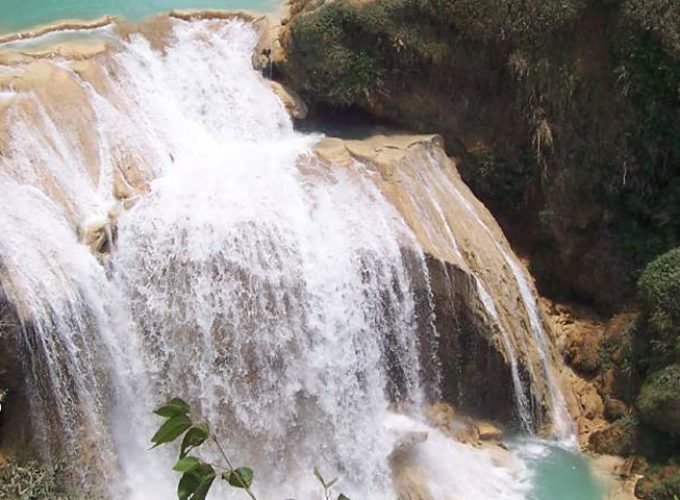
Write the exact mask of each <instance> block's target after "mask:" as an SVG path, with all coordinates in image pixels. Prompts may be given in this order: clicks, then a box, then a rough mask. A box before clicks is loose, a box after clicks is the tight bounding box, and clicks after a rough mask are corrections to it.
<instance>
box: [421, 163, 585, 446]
mask: <svg viewBox="0 0 680 500" xmlns="http://www.w3.org/2000/svg"><path fill="white" fill-rule="evenodd" d="M433 162H434V160H433ZM434 172H437V170H436V169H435V170H434ZM437 180H438V182H439V183H440V184H443V185H446V186H447V193H449V194H452V195H453V196H455V198H456V200H457V202H458V203H460V205H461V206H462V207H463V208H464V209H465V211H466V212H467V213H468V214H469V215H470V217H472V218H473V219H474V220H475V221H476V223H477V224H479V225H480V226H481V227H483V228H484V230H485V231H486V232H487V233H488V234H489V236H490V237H491V240H492V241H493V243H494V245H495V246H496V248H497V249H498V251H499V252H500V253H501V255H502V256H503V260H504V261H505V262H506V264H507V265H508V267H509V268H510V270H511V272H512V275H513V277H514V278H515V281H516V283H517V286H518V289H519V292H520V297H521V299H522V303H523V305H524V309H525V311H526V313H527V316H528V318H529V324H530V328H531V334H532V336H533V339H534V342H535V345H536V347H537V352H538V354H539V358H540V362H541V368H542V372H543V373H542V375H543V377H544V378H545V380H546V382H547V386H548V391H549V397H550V403H551V404H550V408H551V410H552V423H553V433H554V435H555V437H556V438H557V439H559V440H560V441H564V442H569V443H572V444H573V443H575V430H574V425H573V422H572V420H571V416H570V415H569V411H568V410H567V404H566V401H565V399H564V395H563V394H562V392H561V391H560V389H559V387H558V385H557V381H556V380H555V375H554V374H553V371H552V362H551V360H550V357H551V355H550V348H549V347H548V340H547V338H546V333H545V329H544V327H543V321H542V320H541V316H540V312H539V308H538V303H537V301H536V292H535V290H533V289H532V287H531V285H530V284H529V280H528V278H527V276H526V273H525V271H524V270H522V268H521V266H520V264H519V263H518V262H517V261H516V260H515V259H516V257H512V256H510V255H509V253H508V251H507V250H506V249H505V248H503V246H502V245H500V244H499V243H498V241H496V239H495V238H494V237H493V233H492V232H491V230H490V229H489V227H488V226H487V225H486V223H485V222H484V221H483V220H482V219H481V218H480V216H479V215H478V214H477V212H476V210H475V208H474V207H473V206H472V205H471V204H470V203H469V202H468V200H466V199H465V197H464V196H463V195H462V194H461V193H460V192H459V191H458V189H457V188H456V186H454V185H453V184H452V183H451V182H449V180H448V179H447V178H446V177H445V176H444V175H441V173H438V175H437ZM482 289H483V287H482ZM484 295H486V296H487V297H488V293H487V294H484V293H483V292H482V297H484ZM484 303H485V306H486V308H487V310H488V311H489V312H490V314H491V317H492V318H494V319H496V320H497V319H498V314H497V313H496V312H495V307H493V302H492V301H489V300H488V299H487V300H486V301H484ZM499 326H500V328H501V329H502V325H500V323H499ZM503 338H504V344H505V345H506V349H508V346H509V345H510V342H508V340H507V334H504V335H503ZM508 352H509V354H511V357H512V358H513V359H514V355H513V352H512V350H509V351H508ZM512 368H513V381H514V386H515V392H516V396H515V397H516V399H517V401H518V406H519V408H520V415H522V410H523V409H524V410H525V411H526V408H527V402H526V397H525V396H524V395H523V391H522V389H521V383H520V382H519V376H518V373H517V368H516V366H513V367H512ZM533 375H534V376H535V374H533ZM521 418H522V420H523V421H525V422H526V421H527V419H528V418H529V417H528V416H527V413H524V414H523V415H522V417H521Z"/></svg>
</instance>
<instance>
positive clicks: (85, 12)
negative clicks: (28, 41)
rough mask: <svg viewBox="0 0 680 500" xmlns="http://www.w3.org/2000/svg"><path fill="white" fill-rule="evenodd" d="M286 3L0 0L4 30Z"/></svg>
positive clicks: (262, 7)
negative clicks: (110, 17)
mask: <svg viewBox="0 0 680 500" xmlns="http://www.w3.org/2000/svg"><path fill="white" fill-rule="evenodd" d="M282 4H283V1H282V0H0V34H3V33H11V32H15V31H23V30H27V29H30V28H33V27H35V26H39V25H43V24H49V23H52V22H55V21H59V20H63V19H83V20H92V19H96V18H98V17H101V16H104V15H106V14H114V15H120V16H123V17H125V18H127V19H132V20H138V19H142V18H144V17H146V16H149V15H151V14H155V13H158V12H164V11H169V10H172V9H227V10H239V9H240V10H244V9H247V10H252V11H257V12H264V13H271V12H275V11H277V10H278V9H279V8H280V7H281V5H282Z"/></svg>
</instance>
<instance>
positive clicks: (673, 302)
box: [638, 247, 680, 340]
mask: <svg viewBox="0 0 680 500" xmlns="http://www.w3.org/2000/svg"><path fill="white" fill-rule="evenodd" d="M638 288H639V292H640V298H641V299H642V302H643V305H644V308H645V310H646V312H647V314H648V316H649V321H650V324H651V326H652V327H653V328H654V329H655V330H656V331H657V332H658V333H659V334H661V335H663V336H664V337H668V336H669V335H670V336H671V340H675V338H676V337H677V335H678V331H679V330H680V247H679V248H675V249H673V250H671V251H669V252H666V253H665V254H663V255H661V256H660V257H658V258H657V259H655V260H654V261H652V262H651V263H650V264H649V265H648V266H647V267H646V268H645V270H644V272H643V273H642V275H641V276H640V280H639V281H638Z"/></svg>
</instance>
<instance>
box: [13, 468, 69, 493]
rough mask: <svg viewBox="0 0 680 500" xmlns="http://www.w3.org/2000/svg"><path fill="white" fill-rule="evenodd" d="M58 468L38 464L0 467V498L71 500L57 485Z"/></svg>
mask: <svg viewBox="0 0 680 500" xmlns="http://www.w3.org/2000/svg"><path fill="white" fill-rule="evenodd" d="M58 472H59V471H58V469H57V468H49V467H47V468H45V467H41V466H40V465H39V464H37V463H36V462H29V463H27V464H25V465H17V464H15V463H11V462H10V463H7V464H4V465H2V466H0V498H8V499H9V498H11V499H12V500H46V499H50V500H69V497H68V496H67V495H66V494H64V493H63V492H62V491H61V490H60V489H59V487H58V485H57V475H58Z"/></svg>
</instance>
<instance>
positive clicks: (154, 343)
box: [0, 20, 568, 500]
mask: <svg viewBox="0 0 680 500" xmlns="http://www.w3.org/2000/svg"><path fill="white" fill-rule="evenodd" d="M108 36H111V37H113V35H108ZM157 36H158V38H153V35H149V34H146V35H145V36H142V35H141V34H138V33H132V34H129V35H126V36H121V37H120V38H116V39H115V43H113V42H110V41H109V42H108V43H113V46H112V47H109V48H108V49H107V50H104V51H102V52H100V53H96V54H94V55H93V56H92V58H93V59H92V60H90V61H86V62H83V61H78V62H76V63H73V64H71V63H69V62H67V61H64V60H61V59H59V58H56V59H54V60H52V61H49V62H46V61H42V62H39V63H36V64H33V65H32V64H26V65H25V66H19V67H16V68H14V67H12V68H8V69H7V72H18V73H19V74H20V75H22V78H25V80H26V81H29V82H30V84H31V85H33V86H34V87H30V86H28V88H26V87H22V86H21V85H17V86H15V87H13V88H12V89H8V90H3V91H2V93H0V130H3V131H4V130H5V129H7V130H9V133H8V134H7V135H6V136H4V137H3V136H0V192H2V193H3V195H2V198H1V199H0V233H1V234H2V235H3V237H2V238H0V285H1V286H2V289H3V291H4V293H5V294H6V295H7V297H8V298H9V300H10V301H11V302H12V303H13V305H14V306H15V307H16V309H17V311H18V313H19V315H20V317H21V318H22V321H23V329H22V331H23V339H22V342H23V344H24V349H25V350H26V352H28V353H29V356H28V360H27V361H28V363H27V364H28V366H29V370H30V373H29V388H30V391H31V402H32V404H33V408H32V412H33V417H34V420H35V428H36V429H38V430H40V433H39V435H38V439H40V440H41V441H42V448H43V450H44V451H45V453H46V454H47V455H49V454H50V453H54V455H55V456H56V455H58V454H59V453H60V452H65V453H66V454H67V455H68V456H69V457H70V458H71V459H73V460H76V461H77V462H78V463H83V464H87V467H82V470H81V471H80V472H81V474H80V477H79V478H76V480H78V479H80V481H81V482H83V483H85V482H88V481H89V483H90V486H93V485H92V484H91V483H92V481H93V480H92V478H98V480H97V481H95V482H96V483H97V484H96V485H94V486H96V488H97V489H98V490H99V493H102V494H103V495H105V496H109V497H112V498H132V499H140V500H141V499H149V498H172V497H173V496H174V489H175V487H176V481H177V477H176V475H175V474H174V473H173V472H172V471H171V467H172V464H173V458H174V453H173V452H172V450H170V449H157V450H153V451H148V449H147V448H148V445H149V439H150V436H151V435H152V434H153V431H154V427H155V426H156V424H157V423H158V422H157V421H156V420H155V417H153V416H152V415H151V411H152V410H153V408H154V407H155V406H157V405H158V404H159V403H160V402H162V401H163V400H165V399H166V398H168V397H171V396H180V397H183V398H185V399H187V400H188V401H190V402H191V403H192V405H193V406H194V407H195V408H196V409H197V411H198V412H200V414H201V415H202V416H203V417H204V418H205V419H206V420H207V421H208V422H209V423H210V426H211V429H212V430H213V432H214V433H215V434H216V435H217V437H218V439H220V441H222V442H223V444H224V447H225V448H226V449H227V451H228V453H229V454H230V455H231V456H232V457H235V460H237V461H238V462H239V463H243V464H248V465H250V466H252V467H253V468H254V469H255V471H256V477H255V490H256V492H257V493H258V498H262V499H280V498H289V497H295V498H298V499H307V498H316V496H318V492H319V485H318V483H316V481H315V480H314V478H313V476H312V474H311V470H312V468H313V467H314V466H315V465H317V466H318V467H319V468H320V469H321V470H322V471H325V472H327V474H328V475H333V476H335V475H337V476H340V477H341V478H342V481H341V483H340V489H341V490H342V491H344V492H345V493H346V494H347V495H349V496H350V497H351V498H355V499H361V498H365V499H371V500H382V499H385V500H387V499H393V498H395V496H396V493H395V485H394V484H393V477H392V476H393V471H392V470H391V464H390V456H391V454H392V452H393V451H394V448H395V445H396V444H397V443H398V442H399V439H400V438H401V437H403V435H404V433H409V432H426V433H428V440H427V441H426V442H425V443H423V445H422V446H420V447H419V448H418V450H417V452H416V453H415V454H414V457H415V458H414V460H416V462H417V463H418V466H419V467H420V468H422V469H423V470H425V472H424V473H423V477H424V478H425V480H426V482H427V484H428V489H429V491H430V493H431V494H432V495H433V497H434V498H438V499H439V498H441V499H443V500H446V499H451V500H453V499H463V498H464V499H466V500H470V499H471V500H475V499H479V500H483V499H488V498H499V499H508V500H513V499H519V498H524V496H525V495H526V493H527V483H526V481H527V476H526V470H525V467H524V466H523V464H522V462H521V460H516V461H514V462H513V463H511V464H508V463H505V464H503V465H499V464H498V463H497V461H496V460H495V459H494V457H493V456H492V454H491V453H490V452H488V451H487V450H483V449H473V448H470V447H468V446H466V445H463V444H461V443H458V442H455V441H453V440H451V439H449V438H447V437H446V436H444V434H442V433H441V432H440V431H439V430H437V429H433V428H432V427H430V426H429V425H428V424H426V423H425V418H424V417H423V414H422V409H423V408H424V407H426V406H427V405H428V404H430V403H432V402H436V401H437V400H438V398H439V392H438V386H439V378H437V377H438V376H439V373H438V363H439V360H438V359H436V347H437V342H438V339H439V336H440V335H442V334H443V333H442V332H438V331H437V329H436V328H435V324H434V320H433V318H434V317H435V315H436V311H435V307H434V305H433V299H432V297H433V292H432V290H431V289H430V288H429V287H430V281H431V278H430V273H431V269H430V268H428V264H427V253H428V251H429V250H430V249H429V248H426V245H424V244H423V241H422V238H421V237H420V231H419V230H417V228H415V226H414V224H413V223H412V221H410V220H407V219H408V218H407V217H405V216H404V214H403V213H401V212H400V211H399V209H398V208H397V207H396V206H395V204H394V203H393V202H392V200H390V198H389V196H386V194H385V192H384V191H383V190H382V189H381V186H380V184H379V183H378V182H375V179H374V176H373V172H371V169H370V167H369V166H366V165H362V164H360V162H355V163H354V164H353V165H352V168H346V167H345V166H341V165H335V164H326V163H324V162H322V161H320V160H319V158H318V157H317V156H316V155H315V154H314V152H313V148H314V145H315V143H316V142H317V141H318V140H319V137H318V136H313V135H303V134H300V133H297V132H295V131H294V130H293V127H292V123H291V121H290V119H289V118H288V116H287V114H286V112H285V110H284V108H283V106H282V104H281V103H280V102H279V100H278V99H277V98H276V97H275V95H274V94H273V92H272V91H271V90H270V88H269V87H268V85H267V83H266V82H265V81H264V80H263V79H262V78H261V76H260V75H259V74H258V73H257V72H255V71H254V70H253V69H252V65H251V54H252V51H253V48H254V46H255V44H256V42H257V33H256V32H255V31H254V30H253V29H252V27H251V26H250V25H248V24H246V23H243V22H240V21H224V20H219V21H211V20H204V21H200V22H198V21H194V22H187V21H180V20H173V21H172V22H171V24H170V26H169V27H168V31H167V32H166V33H161V34H160V35H157ZM4 72H5V69H3V70H2V71H0V76H1V75H2V74H3V73H4ZM47 82H49V83H47ZM0 88H3V89H4V86H3V80H2V79H1V78H0ZM50 92H53V93H54V95H52V94H50ZM55 95H56V96H57V98H56V99H55V98H54V96H55ZM434 163H436V162H435V161H434V160H432V159H431V158H430V159H428V158H424V159H422V163H420V164H419V165H415V166H414V168H417V169H421V170H422V171H423V172H427V175H430V176H433V177H432V178H428V179H424V180H423V182H422V183H421V185H422V186H426V187H425V189H426V194H427V196H426V197H425V198H424V197H422V196H419V195H418V194H417V190H416V189H415V187H413V186H411V188H413V189H414V190H413V191H412V192H411V193H410V194H409V195H408V196H405V197H404V199H409V200H410V201H411V203H413V204H414V206H416V209H417V210H416V211H417V212H418V211H419V212H418V213H419V218H422V219H423V221H427V223H424V226H423V227H424V229H423V232H424V234H425V235H426V239H429V240H431V241H437V242H439V243H438V244H440V245H441V248H442V249H444V250H442V251H443V252H444V253H445V254H446V259H448V260H447V262H453V263H456V264H458V265H460V266H461V268H462V269H465V270H466V271H467V272H469V273H471V275H472V276H474V278H475V283H476V289H477V291H476V293H477V295H478V297H480V299H479V300H480V301H481V303H483V307H484V308H485V310H486V313H487V315H488V316H489V317H490V318H491V322H492V323H494V324H496V325H497V328H498V330H497V331H498V332H499V334H500V336H501V343H502V347H501V349H503V350H504V351H505V354H506V356H507V357H508V359H509V364H510V370H511V374H512V386H513V387H514V390H515V396H514V397H515V401H516V405H517V411H518V413H519V417H520V420H521V422H522V424H523V426H524V427H525V428H526V429H530V428H532V427H533V426H534V423H533V420H532V418H533V416H532V414H531V409H530V408H529V401H528V400H529V396H528V395H527V393H526V389H525V384H524V382H523V381H522V380H521V376H520V368H519V366H520V361H521V359H520V355H522V356H525V357H526V356H528V352H529V351H530V349H531V348H532V347H531V346H534V347H535V348H537V349H538V350H539V351H540V352H541V353H542V356H541V363H542V366H544V368H545V371H544V373H542V374H540V375H541V376H545V377H547V386H548V388H549V392H550V394H551V398H552V406H553V413H554V415H553V418H554V419H555V422H556V424H558V426H562V425H563V424H564V422H562V420H561V419H563V418H564V419H566V418H568V415H567V414H566V411H565V413H564V414H563V413H562V412H561V410H560V408H563V406H560V405H561V404H562V403H561V402H560V399H559V398H560V397H561V396H560V395H559V389H558V387H557V385H556V383H555V382H554V380H553V378H552V374H551V368H550V366H548V365H549V364H550V356H549V345H548V344H547V339H546V338H545V334H544V332H543V330H542V327H541V323H540V317H539V315H538V314H539V313H538V310H537V306H536V302H535V298H534V292H533V290H531V288H530V287H529V285H528V282H527V281H526V278H524V275H523V272H522V271H521V270H520V269H519V267H517V266H518V264H516V263H515V261H514V260H513V259H514V257H510V256H509V253H508V252H509V250H506V249H505V247H504V246H501V245H500V244H499V243H497V242H496V240H495V238H496V237H495V235H494V234H493V233H492V231H491V229H489V227H488V224H487V223H486V222H485V221H483V220H482V219H481V218H480V217H479V216H478V215H477V213H476V211H475V209H474V207H472V206H469V205H466V210H467V212H466V213H467V215H466V216H465V217H464V218H461V217H458V218H457V219H456V220H455V221H454V220H453V218H452V216H451V215H450V214H449V210H450V209H451V206H450V205H451V203H452V201H451V200H456V199H458V202H457V203H460V199H462V200H463V201H465V200H464V198H463V197H462V195H461V194H460V192H459V190H458V188H457V187H456V186H455V185H453V184H451V183H450V182H449V181H448V180H447V179H446V178H444V177H441V176H440V173H439V171H438V170H437V169H438V166H437V165H436V164H434ZM423 175H425V174H423ZM403 186H404V188H405V189H406V188H408V189H411V188H409V187H408V183H406V182H404V184H403ZM429 186H432V187H429ZM456 197H459V198H456ZM423 199H429V200H431V201H432V202H433V203H434V205H432V204H424V205H419V203H420V202H421V200H423ZM465 203H467V202H466V201H465ZM418 207H419V208H418ZM114 221H115V227H114ZM463 223H464V224H466V225H467V226H468V229H469V230H470V231H474V234H475V235H477V233H479V229H480V228H482V232H485V234H487V236H485V237H484V238H489V239H491V240H492V241H493V242H494V244H495V246H494V245H493V244H492V245H489V244H486V243H485V245H486V246H487V247H488V248H490V249H491V250H489V252H491V253H493V255H496V254H498V255H500V254H502V255H504V256H505V258H507V259H508V260H507V265H509V266H510V267H511V268H512V273H514V274H513V275H514V276H515V277H516V284H514V285H512V287H513V288H512V291H511V292H508V294H509V297H505V296H501V295H498V296H497V293H498V292H497V290H498V289H499V286H498V285H497V284H496V283H495V282H494V280H493V277H492V274H491V273H492V272H493V270H492V269H491V264H490V263H489V262H485V263H484V262H483V264H484V265H480V264H479V263H478V262H476V259H479V260H480V261H481V260H483V258H482V257H481V256H479V257H475V256H474V255H473V254H474V252H475V250H474V245H475V244H476V242H475V241H472V239H470V238H468V237H465V238H459V237H458V235H459V234H460V233H459V230H460V229H461V228H460V227H458V225H459V224H463ZM98 230H102V231H104V233H103V234H101V233H97V231H98ZM93 234H94V236H92V235H93ZM470 234H473V233H472V232H471V233H470ZM477 237H478V236H475V238H477ZM93 238H100V239H101V241H103V242H104V243H102V245H100V246H101V250H102V251H101V252H99V254H98V255H95V254H94V253H97V252H94V253H93V252H92V251H91V249H90V248H88V246H87V245H86V244H85V242H88V241H91V240H92V239H93ZM473 239H474V238H473ZM98 241H99V240H98ZM494 252H495V253H494ZM499 252H500V253H499ZM495 258H497V257H495ZM451 279H453V278H451ZM520 296H521V298H522V300H523V301H524V304H525V305H526V311H524V313H526V314H527V315H528V317H529V322H530V325H531V331H529V332H526V331H521V327H520V326H519V323H517V324H515V323H512V325H511V324H510V323H509V321H510V320H509V319H505V318H504V317H505V316H506V314H505V311H506V310H509V309H510V307H511V306H508V305H507V304H511V303H512V297H520ZM520 338H521V339H523V342H520V341H519V340H518V339H520ZM529 366H531V364H530V363H529ZM532 377H536V373H533V374H532ZM536 379H538V377H536ZM534 382H536V384H539V381H538V380H535V381H534ZM562 401H563V400H562ZM565 428H566V427H565ZM56 429H58V430H59V432H56V431H55V430H56ZM55 436H56V437H55ZM206 453H208V457H209V458H210V457H213V458H217V455H216V454H214V453H215V450H210V449H207V450H206ZM48 458H49V457H48ZM481 475H483V476H484V481H480V480H479V477H480V476H481ZM76 476H78V474H77V473H76ZM218 494H219V495H220V498H237V497H238V493H234V492H232V491H231V490H228V489H220V487H219V485H218V486H217V489H216V493H215V497H216V498H217V496H218Z"/></svg>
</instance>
